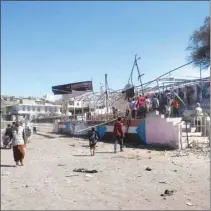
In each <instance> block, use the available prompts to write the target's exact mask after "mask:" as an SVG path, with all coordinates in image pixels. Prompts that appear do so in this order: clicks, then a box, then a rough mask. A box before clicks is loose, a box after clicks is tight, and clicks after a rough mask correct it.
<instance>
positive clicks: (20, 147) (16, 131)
mask: <svg viewBox="0 0 211 211" xmlns="http://www.w3.org/2000/svg"><path fill="white" fill-rule="evenodd" d="M30 137H31V130H30V128H29V127H28V126H25V125H24V124H23V123H22V122H20V121H16V122H13V123H12V125H10V124H8V125H7V128H6V131H5V134H4V137H3V145H4V147H5V148H6V147H7V146H8V145H10V147H12V149H13V158H14V161H15V167H17V166H18V165H19V164H20V165H21V166H23V165H24V163H23V160H24V157H25V147H26V144H27V142H29V141H30Z"/></svg>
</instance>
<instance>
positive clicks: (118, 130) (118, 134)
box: [114, 117, 124, 153]
mask: <svg viewBox="0 0 211 211" xmlns="http://www.w3.org/2000/svg"><path fill="white" fill-rule="evenodd" d="M123 127H124V126H123V123H122V118H121V117H118V119H117V121H116V122H115V124H114V136H115V141H114V153H116V152H117V144H119V145H120V152H123V138H124V129H123Z"/></svg>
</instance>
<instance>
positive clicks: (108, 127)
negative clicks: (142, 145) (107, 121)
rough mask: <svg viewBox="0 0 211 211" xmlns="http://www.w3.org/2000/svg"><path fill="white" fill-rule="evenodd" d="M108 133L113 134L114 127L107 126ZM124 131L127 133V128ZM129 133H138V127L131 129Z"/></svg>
mask: <svg viewBox="0 0 211 211" xmlns="http://www.w3.org/2000/svg"><path fill="white" fill-rule="evenodd" d="M106 128H107V130H106V131H107V132H110V133H112V132H113V131H114V126H110V125H106ZM124 131H125V132H126V127H124ZM128 133H137V132H136V127H129V129H128Z"/></svg>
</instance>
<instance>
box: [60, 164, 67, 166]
mask: <svg viewBox="0 0 211 211" xmlns="http://www.w3.org/2000/svg"><path fill="white" fill-rule="evenodd" d="M58 166H66V165H65V164H58Z"/></svg>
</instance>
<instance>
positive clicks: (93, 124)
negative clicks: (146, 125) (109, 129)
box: [87, 119, 145, 127]
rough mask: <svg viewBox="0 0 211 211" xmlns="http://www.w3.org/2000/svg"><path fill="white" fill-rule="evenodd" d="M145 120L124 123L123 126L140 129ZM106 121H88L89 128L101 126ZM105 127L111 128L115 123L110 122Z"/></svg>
mask: <svg viewBox="0 0 211 211" xmlns="http://www.w3.org/2000/svg"><path fill="white" fill-rule="evenodd" d="M144 120H145V119H138V120H134V119H133V120H131V121H129V120H128V121H123V125H124V126H127V125H130V127H138V125H140V124H141V123H142V122H144ZM104 122H105V121H87V123H88V126H89V127H91V126H95V125H99V124H103V123H104ZM105 125H109V126H113V125H114V122H110V123H108V124H105Z"/></svg>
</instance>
